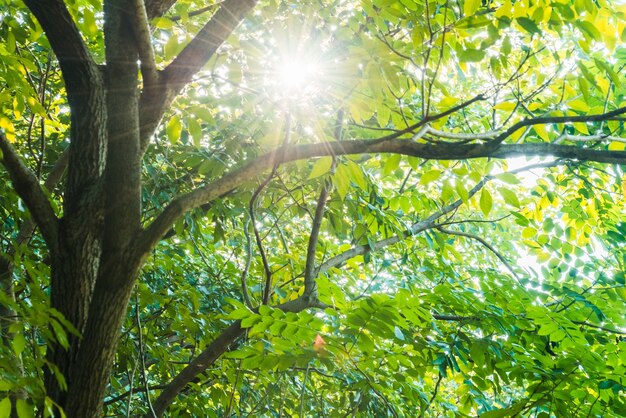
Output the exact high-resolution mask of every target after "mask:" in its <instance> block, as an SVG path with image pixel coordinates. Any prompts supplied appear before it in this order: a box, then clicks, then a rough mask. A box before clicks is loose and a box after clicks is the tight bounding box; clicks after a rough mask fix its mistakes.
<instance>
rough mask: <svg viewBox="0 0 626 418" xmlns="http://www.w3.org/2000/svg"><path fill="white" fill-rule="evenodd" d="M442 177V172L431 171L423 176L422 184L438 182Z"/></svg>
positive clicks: (421, 178)
mask: <svg viewBox="0 0 626 418" xmlns="http://www.w3.org/2000/svg"><path fill="white" fill-rule="evenodd" d="M440 176H441V171H440V170H430V171H427V172H425V173H424V174H422V176H421V177H420V184H428V183H431V182H433V181H435V180H437V179H438V178H439V177H440Z"/></svg>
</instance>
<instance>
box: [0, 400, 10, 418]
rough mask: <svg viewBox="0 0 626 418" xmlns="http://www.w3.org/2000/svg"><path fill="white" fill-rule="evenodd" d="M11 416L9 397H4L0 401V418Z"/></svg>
mask: <svg viewBox="0 0 626 418" xmlns="http://www.w3.org/2000/svg"><path fill="white" fill-rule="evenodd" d="M10 416H11V399H9V398H8V397H7V398H4V399H2V400H1V401H0V418H9V417H10Z"/></svg>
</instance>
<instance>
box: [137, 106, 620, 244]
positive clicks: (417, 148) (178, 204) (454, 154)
mask: <svg viewBox="0 0 626 418" xmlns="http://www.w3.org/2000/svg"><path fill="white" fill-rule="evenodd" d="M622 111H624V112H626V108H624V109H623V110H622ZM374 153H392V154H402V155H408V156H413V157H420V158H424V159H429V160H467V159H475V158H485V157H490V158H511V157H519V156H527V157H546V158H548V157H549V158H560V159H570V160H578V161H595V162H600V163H609V164H626V151H607V150H597V149H591V148H582V147H578V146H572V145H559V144H550V143H523V144H501V143H496V142H488V143H485V144H457V143H447V142H442V143H436V144H432V143H426V144H424V143H418V142H415V141H411V140H407V139H395V138H394V139H388V140H376V139H374V140H352V141H335V142H322V143H316V144H298V145H288V146H285V147H280V148H277V149H276V150H274V151H271V152H269V153H267V154H265V155H262V156H260V157H258V158H256V159H254V160H252V161H250V162H249V163H247V164H245V165H243V166H242V167H241V168H239V169H236V170H234V171H232V172H230V173H229V174H227V175H225V176H223V177H222V178H220V179H218V180H215V181H213V182H211V183H209V184H206V185H205V186H202V187H199V188H197V189H195V190H193V191H191V192H189V193H187V194H184V195H182V196H180V197H178V198H176V199H174V200H173V201H172V202H171V203H170V204H169V205H168V206H167V207H166V208H165V209H164V210H163V212H162V213H161V214H160V215H159V216H158V217H157V218H156V219H155V220H154V221H153V222H152V223H151V224H150V225H149V226H148V228H147V229H146V230H145V231H144V232H143V233H141V234H140V235H139V237H138V239H137V242H136V247H135V248H136V249H137V250H138V251H140V253H139V254H144V253H147V252H148V251H150V250H151V249H152V248H154V247H155V246H156V244H157V243H158V241H159V240H160V239H161V238H162V237H163V236H164V235H165V233H167V231H168V230H169V229H170V227H171V225H173V224H174V222H175V221H176V220H177V219H178V218H179V217H180V216H182V215H183V214H184V213H185V212H187V211H190V210H193V209H196V208H198V207H200V206H201V205H203V204H206V203H209V202H211V201H213V200H214V199H217V198H219V197H220V196H222V195H224V194H226V193H228V192H230V191H232V190H234V189H235V188H237V187H238V186H239V185H240V184H242V183H243V182H245V181H248V180H249V179H250V178H252V177H254V176H256V175H258V174H259V173H261V172H263V171H264V170H267V169H268V168H270V167H273V166H274V164H276V163H285V162H290V161H296V160H301V159H307V158H313V157H323V156H332V155H350V154H374Z"/></svg>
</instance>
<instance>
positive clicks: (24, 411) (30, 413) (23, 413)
mask: <svg viewBox="0 0 626 418" xmlns="http://www.w3.org/2000/svg"><path fill="white" fill-rule="evenodd" d="M15 409H16V410H17V416H18V418H34V417H35V410H34V407H33V406H31V405H29V404H28V403H26V401H25V400H24V399H18V400H17V401H16V403H15Z"/></svg>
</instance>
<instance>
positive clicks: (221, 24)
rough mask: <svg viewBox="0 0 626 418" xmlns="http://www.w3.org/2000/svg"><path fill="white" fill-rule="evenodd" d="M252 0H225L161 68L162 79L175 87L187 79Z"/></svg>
mask: <svg viewBox="0 0 626 418" xmlns="http://www.w3.org/2000/svg"><path fill="white" fill-rule="evenodd" d="M255 4H256V0H226V1H224V2H223V3H222V4H221V6H220V8H219V10H218V11H217V12H216V13H215V15H213V17H212V18H211V20H209V21H208V22H207V23H206V24H205V25H204V27H203V28H202V29H201V30H200V32H199V33H198V34H197V35H196V37H195V38H194V39H193V40H192V41H191V42H189V44H188V45H187V46H186V47H185V49H183V50H182V51H181V53H180V54H178V56H177V57H176V58H175V59H174V61H172V62H171V63H170V65H168V66H167V68H165V70H163V75H164V78H165V80H166V83H168V85H169V86H170V87H172V86H173V87H174V88H176V89H178V90H179V89H180V88H182V86H184V85H185V84H187V83H188V82H189V81H191V78H192V77H193V75H194V74H195V73H197V72H198V71H199V70H200V69H201V68H202V67H203V66H204V64H206V63H207V61H208V60H209V59H210V58H211V57H212V56H213V54H214V53H215V51H217V48H219V47H220V45H222V44H223V43H224V41H225V40H226V38H227V37H228V36H229V35H230V34H231V32H232V31H233V30H234V29H235V28H236V27H237V26H238V25H239V23H240V22H241V20H242V19H243V18H244V16H245V15H246V14H247V13H248V12H249V11H250V10H251V9H252V8H253V7H254V5H255Z"/></svg>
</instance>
